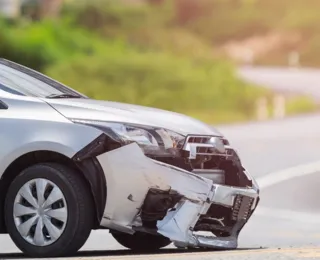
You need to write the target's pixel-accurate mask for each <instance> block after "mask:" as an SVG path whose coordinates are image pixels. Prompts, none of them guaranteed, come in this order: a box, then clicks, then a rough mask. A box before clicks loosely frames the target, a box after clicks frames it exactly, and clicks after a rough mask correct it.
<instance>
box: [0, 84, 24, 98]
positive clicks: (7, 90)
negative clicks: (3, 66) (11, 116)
mask: <svg viewBox="0 0 320 260" xmlns="http://www.w3.org/2000/svg"><path fill="white" fill-rule="evenodd" d="M0 82H1V80H0ZM7 86H9V85H7ZM0 89H1V90H2V91H5V92H8V93H10V94H14V95H19V96H23V93H21V92H19V91H17V90H15V89H13V88H10V87H6V86H5V85H3V84H2V83H0Z"/></svg>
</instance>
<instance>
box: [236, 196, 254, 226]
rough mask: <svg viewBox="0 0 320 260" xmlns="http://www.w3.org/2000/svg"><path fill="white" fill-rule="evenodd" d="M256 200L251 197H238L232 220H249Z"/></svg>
mask: <svg viewBox="0 0 320 260" xmlns="http://www.w3.org/2000/svg"><path fill="white" fill-rule="evenodd" d="M253 202H254V199H253V198H251V197H247V196H243V195H237V196H236V198H235V201H234V206H233V210H232V220H235V221H236V220H241V219H244V220H246V219H248V217H249V216H250V212H251V208H252V205H253Z"/></svg>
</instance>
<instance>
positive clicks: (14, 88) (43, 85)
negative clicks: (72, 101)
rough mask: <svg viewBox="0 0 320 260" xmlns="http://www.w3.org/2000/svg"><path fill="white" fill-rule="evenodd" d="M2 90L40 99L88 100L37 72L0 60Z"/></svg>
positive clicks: (0, 85)
mask: <svg viewBox="0 0 320 260" xmlns="http://www.w3.org/2000/svg"><path fill="white" fill-rule="evenodd" d="M0 90H2V91H5V92H8V93H11V94H15V95H20V96H32V97H39V98H87V97H86V96H84V95H83V94H81V93H79V92H77V91H75V90H73V89H71V88H69V87H67V86H65V85H63V84H61V83H60V82H57V81H55V80H53V79H51V78H49V77H47V76H45V75H43V74H41V73H39V72H37V71H34V70H32V69H29V68H27V67H25V66H22V65H19V64H17V63H14V62H11V61H8V60H5V59H0Z"/></svg>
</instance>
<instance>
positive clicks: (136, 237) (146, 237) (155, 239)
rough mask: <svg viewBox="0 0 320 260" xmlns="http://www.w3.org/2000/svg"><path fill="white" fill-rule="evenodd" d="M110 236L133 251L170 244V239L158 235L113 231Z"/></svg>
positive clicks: (156, 248) (148, 249) (154, 248)
mask: <svg viewBox="0 0 320 260" xmlns="http://www.w3.org/2000/svg"><path fill="white" fill-rule="evenodd" d="M111 234H112V236H113V237H114V238H115V240H117V242H118V243H119V244H121V245H122V246H124V247H126V248H129V249H131V250H135V251H155V250H158V249H160V248H163V247H166V246H168V245H170V244H171V241H170V240H169V239H168V238H166V237H163V236H160V235H151V234H148V233H141V232H136V233H134V234H133V235H130V234H126V233H120V232H114V233H111Z"/></svg>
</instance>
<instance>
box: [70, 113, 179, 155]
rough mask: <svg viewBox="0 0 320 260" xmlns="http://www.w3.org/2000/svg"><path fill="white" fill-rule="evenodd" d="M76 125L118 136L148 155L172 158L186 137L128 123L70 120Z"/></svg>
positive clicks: (161, 129) (123, 141)
mask: <svg viewBox="0 0 320 260" xmlns="http://www.w3.org/2000/svg"><path fill="white" fill-rule="evenodd" d="M70 120H71V121H72V122H74V123H78V124H85V125H90V126H93V127H96V128H98V129H100V130H102V131H103V132H105V133H109V134H111V135H113V136H115V135H116V137H118V138H119V139H120V140H121V142H122V143H124V144H129V143H133V142H135V143H137V144H138V145H139V146H140V147H141V149H142V150H143V151H144V153H145V154H147V155H154V156H156V155H161V156H164V155H168V156H172V155H175V154H177V153H178V152H179V150H178V149H176V148H179V147H181V146H182V145H183V143H184V140H185V137H184V136H183V135H181V134H178V133H175V132H173V131H170V130H167V129H163V128H160V127H150V126H140V125H134V124H127V123H118V122H106V121H95V120H80V119H70Z"/></svg>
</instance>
